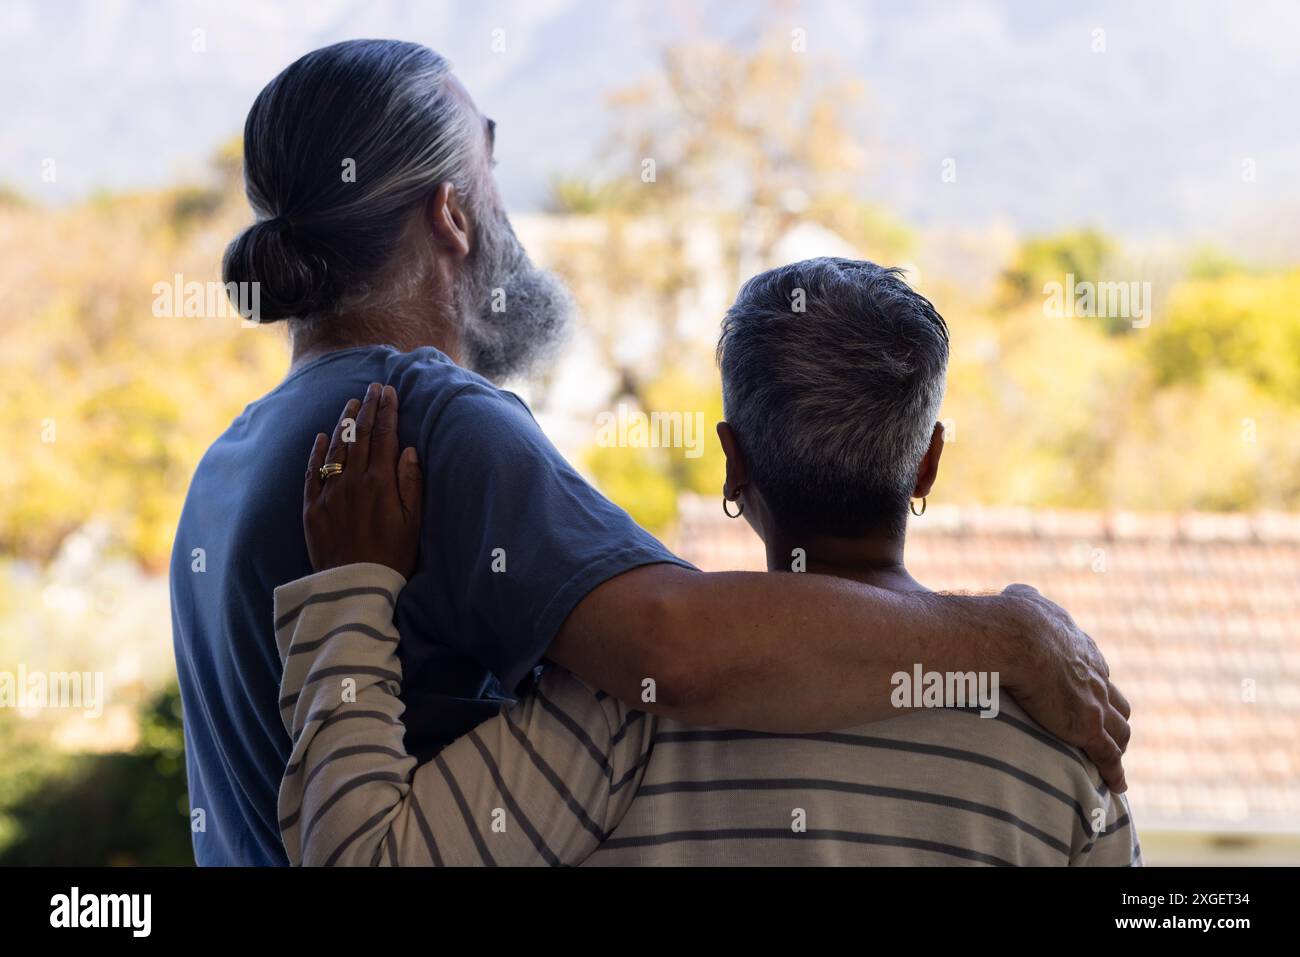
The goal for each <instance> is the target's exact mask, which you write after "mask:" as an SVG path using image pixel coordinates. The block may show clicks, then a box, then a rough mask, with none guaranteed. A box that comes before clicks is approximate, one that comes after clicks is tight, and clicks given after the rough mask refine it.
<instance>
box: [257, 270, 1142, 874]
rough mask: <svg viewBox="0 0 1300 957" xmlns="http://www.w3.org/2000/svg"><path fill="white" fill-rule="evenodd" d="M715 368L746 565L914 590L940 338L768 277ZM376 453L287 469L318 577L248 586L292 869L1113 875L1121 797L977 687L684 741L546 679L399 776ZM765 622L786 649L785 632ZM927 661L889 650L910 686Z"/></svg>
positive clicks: (975, 683) (882, 306) (399, 503)
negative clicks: (270, 698)
mask: <svg viewBox="0 0 1300 957" xmlns="http://www.w3.org/2000/svg"><path fill="white" fill-rule="evenodd" d="M796 304H797V306H798V308H796ZM719 359H720V362H721V366H722V379H723V394H724V401H725V407H726V415H727V421H726V422H722V423H719V425H718V434H719V436H720V438H721V440H722V444H723V448H724V449H725V450H726V454H727V476H726V483H725V486H724V493H723V494H724V499H725V500H726V501H727V502H734V503H735V511H734V512H733V511H728V514H729V515H734V516H740V515H743V516H744V517H745V518H746V519H747V520H748V521H749V523H750V524H751V525H752V526H753V528H754V530H755V531H756V532H757V533H758V534H759V536H760V537H761V538H762V539H763V540H764V542H765V544H766V546H767V553H768V569H769V571H770V572H773V573H780V572H788V571H791V570H792V567H793V570H796V571H804V570H806V571H808V572H814V573H816V572H820V573H823V574H825V575H828V576H833V577H835V578H838V579H845V580H848V581H852V582H859V583H864V584H867V585H871V586H874V587H877V588H881V589H887V590H889V591H893V592H924V591H925V589H924V587H923V586H922V585H921V584H920V583H918V582H917V581H916V580H915V579H913V578H912V577H911V575H909V574H908V572H907V570H906V568H905V567H904V564H903V543H904V537H905V532H906V525H907V512H908V501H909V498H913V497H915V498H919V499H920V500H921V503H922V504H921V506H920V508H914V509H913V513H914V514H924V502H925V496H926V495H927V494H928V493H929V491H930V488H931V487H932V485H933V484H934V481H935V477H936V475H937V472H938V466H939V457H940V454H941V452H942V449H943V428H942V426H941V425H939V424H938V423H937V421H936V418H937V415H938V410H939V405H940V402H941V400H942V397H943V386H944V370H945V368H946V366H947V360H948V330H947V326H946V325H945V323H944V321H943V319H942V318H941V317H940V316H939V314H938V312H937V311H936V310H935V309H934V307H933V306H932V305H931V304H930V302H929V301H928V300H926V299H925V298H924V297H923V296H921V295H919V294H918V293H916V292H914V291H913V290H911V289H910V288H909V287H908V286H907V284H906V283H905V282H904V281H903V279H902V277H901V274H900V273H899V271H898V270H894V269H883V268H881V267H879V266H876V265H874V264H873V263H868V262H860V261H854V260H846V259H816V260H809V261H806V262H801V263H795V264H793V265H790V266H786V267H783V268H781V269H775V270H772V271H770V272H766V273H763V274H762V275H759V276H756V277H754V278H753V279H751V280H750V281H749V282H748V283H746V284H745V286H744V288H742V289H741V291H740V295H739V296H738V297H737V299H736V302H735V304H734V305H733V306H732V307H731V309H730V310H729V312H728V313H727V316H726V319H725V320H724V322H723V327H722V336H721V341H720V344H719ZM371 414H372V415H387V416H389V417H390V419H391V421H390V422H389V423H388V427H387V428H385V429H383V430H376V432H380V431H382V433H383V434H385V435H388V434H391V432H392V431H393V427H394V426H395V421H396V405H395V402H394V403H390V404H389V405H388V406H387V407H385V408H383V409H381V410H379V411H377V412H375V411H372V412H371ZM362 415H363V416H364V415H366V412H365V411H363V412H362ZM376 449H377V445H376V442H375V440H366V441H365V442H364V444H363V445H362V446H361V447H359V448H358V449H356V450H353V451H351V452H350V453H349V454H350V455H355V454H357V453H358V452H359V453H360V454H361V455H362V456H363V457H364V458H365V459H366V461H367V462H368V463H371V464H373V463H376V462H377V463H378V464H379V472H378V477H377V478H375V477H369V478H368V477H366V476H360V477H358V476H354V475H349V474H347V473H345V474H344V475H343V476H340V477H339V478H338V479H330V480H329V481H337V482H338V483H339V484H337V485H334V486H333V487H332V488H330V489H329V490H328V491H329V492H332V496H331V495H329V494H327V489H326V479H325V478H324V477H323V476H322V477H321V478H319V479H318V478H315V477H314V476H315V474H316V472H317V470H318V469H320V468H322V467H323V466H324V465H325V464H326V462H327V461H328V459H327V455H326V444H325V442H324V436H321V437H320V439H319V440H318V441H317V445H316V448H315V449H314V450H313V453H312V458H311V460H310V462H309V463H308V473H307V474H308V479H307V490H306V505H305V524H306V531H307V541H308V548H309V550H310V551H311V554H312V561H313V565H314V566H315V567H316V568H318V569H330V570H329V571H325V572H322V573H321V574H318V575H313V576H310V577H307V578H304V579H300V580H298V581H295V582H291V583H290V584H288V585H284V586H282V587H281V588H278V589H277V590H276V593H275V601H276V618H277V629H278V630H277V636H276V637H277V643H278V646H279V650H280V654H281V656H282V658H283V660H284V664H285V670H284V678H283V682H282V686H281V716H282V718H283V720H284V724H285V728H286V729H287V730H288V732H289V733H290V735H291V737H292V740H293V742H294V749H293V754H292V758H291V760H290V764H289V767H288V769H287V770H286V772H285V776H284V780H283V782H282V784H281V788H280V816H281V831H282V835H283V838H284V842H285V849H286V851H287V852H288V855H289V859H290V861H291V863H294V864H360V865H367V864H368V865H376V864H386V865H411V864H438V865H441V864H451V865H458V864H459V865H464V864H471V865H472V864H485V865H492V864H584V863H588V864H607V865H608V864H615V865H628V864H679V865H702V864H731V865H763V864H791V865H809V864H859V865H864V864H865V865H900V864H982V865H1007V864H1019V865H1072V866H1073V865H1131V864H1137V863H1140V861H1141V854H1140V849H1139V848H1138V844H1137V836H1136V832H1135V830H1134V828H1133V826H1132V823H1131V821H1130V819H1129V812H1128V805H1127V803H1126V801H1125V800H1124V798H1123V796H1122V795H1117V794H1113V793H1111V792H1110V791H1108V790H1107V788H1106V787H1105V785H1104V784H1103V783H1102V781H1101V776H1100V774H1099V772H1098V770H1097V768H1096V767H1095V766H1093V765H1092V764H1091V763H1090V762H1089V761H1088V760H1087V758H1086V757H1085V756H1084V755H1083V754H1082V753H1081V752H1079V751H1076V750H1074V749H1072V748H1069V747H1067V746H1066V745H1065V744H1063V743H1062V742H1060V741H1057V740H1056V739H1054V738H1052V737H1051V736H1050V735H1049V734H1048V733H1047V732H1045V731H1044V730H1043V729H1041V728H1039V727H1038V726H1037V725H1036V724H1034V722H1033V721H1032V719H1031V718H1029V716H1028V715H1027V714H1026V713H1025V712H1024V711H1023V710H1021V709H1020V707H1019V706H1018V705H1016V704H1015V703H1014V702H1013V701H1011V700H1010V698H1003V697H1001V696H1000V695H999V685H998V677H999V676H998V675H997V673H993V674H991V675H990V674H988V673H986V672H984V673H979V674H978V675H977V674H976V673H975V672H974V671H971V672H970V673H969V675H965V674H962V675H958V676H957V679H958V680H955V681H950V682H948V683H947V685H945V684H944V683H943V682H940V687H941V688H943V687H948V688H950V689H954V690H955V692H956V694H957V697H956V698H955V699H954V700H947V699H945V698H943V697H942V696H940V697H939V698H937V699H933V700H932V696H931V695H930V694H929V691H928V690H927V692H926V693H925V694H922V693H921V689H920V688H917V689H915V690H916V694H915V695H913V694H911V693H908V694H904V695H897V696H892V695H891V698H892V699H894V700H895V706H896V707H897V708H898V709H899V710H898V714H899V717H897V718H896V719H895V720H892V721H887V722H882V723H877V724H874V725H870V726H865V727H860V728H851V729H848V730H845V731H841V732H837V733H833V734H812V735H796V736H790V735H765V734H757V733H750V732H742V731H727V730H717V729H703V728H697V727H692V726H690V725H687V724H684V723H682V722H680V721H676V720H673V719H672V718H669V717H664V716H657V715H654V714H648V713H646V712H644V711H640V710H636V709H633V708H630V707H628V706H627V705H625V704H623V703H622V702H620V701H619V700H618V699H617V698H614V697H611V696H609V695H606V694H603V693H601V692H600V691H599V690H596V689H594V688H592V687H591V686H590V685H588V684H586V683H585V682H583V681H582V680H581V679H579V678H577V677H576V676H574V675H573V674H571V673H569V672H567V671H565V670H564V669H563V668H560V667H551V668H549V669H548V670H547V672H546V673H545V675H544V676H543V677H542V679H541V682H540V684H539V685H538V686H537V688H536V689H535V690H534V691H533V693H531V694H529V695H527V696H525V697H524V698H523V699H522V700H521V701H520V702H519V703H517V704H516V705H514V706H513V707H508V708H506V709H504V710H503V711H502V713H501V714H500V715H498V716H497V717H496V718H493V719H491V720H488V721H486V722H484V723H483V724H482V725H480V726H479V727H477V728H475V729H474V730H472V731H471V732H469V733H468V734H467V735H465V736H464V737H462V738H460V739H459V740H457V741H455V742H453V743H452V744H451V745H449V746H448V747H447V748H445V749H444V750H443V751H442V752H441V753H440V754H438V755H437V757H436V758H434V759H433V760H432V761H430V762H427V763H424V764H420V763H418V762H417V760H416V759H415V758H414V757H412V756H410V755H409V754H408V753H407V751H406V749H405V746H404V743H403V737H404V726H403V723H402V720H401V717H402V710H403V708H402V704H401V702H400V700H399V698H398V694H399V692H400V688H401V681H402V673H401V663H400V661H399V659H398V657H397V653H396V649H397V645H398V642H399V641H400V636H399V634H398V632H397V629H396V628H395V627H394V625H393V624H392V616H391V610H392V603H393V602H394V600H395V597H396V594H397V593H398V592H399V591H400V590H401V589H402V587H403V586H404V584H405V574H407V573H408V572H409V569H410V568H411V567H412V566H413V565H414V562H415V548H416V543H417V541H418V535H419V526H420V507H421V504H420V503H421V494H420V477H419V469H418V466H417V465H416V463H415V460H414V458H413V457H412V456H410V455H404V456H403V457H402V458H401V460H400V461H399V460H398V459H397V454H396V445H395V443H393V442H391V441H386V442H385V445H384V447H383V448H382V449H381V450H378V451H377V450H376ZM408 451H409V450H408ZM724 507H725V506H724ZM792 558H793V561H792ZM358 562H368V563H369V564H350V563H358ZM340 589H347V590H348V592H349V593H350V594H351V597H347V596H346V595H345V594H344V593H342V592H341V591H340ZM788 626H789V631H790V634H789V639H790V641H791V642H792V643H797V642H798V641H799V640H800V638H801V634H800V632H801V628H806V622H804V621H800V620H791V621H789V622H788ZM927 651H928V649H927V648H926V647H923V646H918V647H917V648H916V649H915V655H916V660H917V662H918V664H917V677H918V678H919V677H920V675H921V674H922V673H923V668H922V665H926V664H931V663H930V662H927V661H926V656H927ZM329 676H333V679H332V680H323V679H326V678H327V677H329ZM900 676H901V679H902V681H901V682H900V684H905V683H906V682H907V681H908V680H910V679H911V678H912V675H911V673H910V672H900V673H897V674H895V676H894V678H895V680H896V681H897V680H898V679H899V678H900ZM340 677H342V679H343V680H345V681H349V682H351V685H350V688H351V693H350V694H347V695H344V696H343V697H342V698H340V695H339V692H338V689H337V687H336V686H335V685H334V683H333V681H337V680H339V679H340ZM967 678H969V680H967ZM828 680H829V681H833V680H835V679H834V677H833V676H828ZM646 687H647V690H648V691H649V692H650V695H651V697H650V698H648V699H646V700H650V701H652V700H653V688H654V681H653V679H652V678H651V679H648V682H647V685H646ZM882 690H883V689H882ZM900 690H902V689H901V688H895V691H896V692H898V691H900ZM968 695H969V696H968ZM931 706H933V707H936V708H938V709H940V710H937V711H935V712H933V713H929V714H926V713H919V714H909V713H907V712H910V711H913V710H915V709H916V708H918V707H922V708H924V707H931ZM1117 733H1120V734H1123V733H1124V731H1123V730H1121V729H1117Z"/></svg>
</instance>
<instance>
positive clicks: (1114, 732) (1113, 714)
mask: <svg viewBox="0 0 1300 957" xmlns="http://www.w3.org/2000/svg"><path fill="white" fill-rule="evenodd" d="M1106 733H1107V734H1109V735H1110V738H1111V740H1112V741H1114V742H1115V743H1116V744H1117V745H1119V749H1120V751H1121V752H1125V751H1128V739H1129V737H1130V735H1132V733H1133V732H1132V729H1130V728H1129V726H1128V722H1127V721H1126V720H1124V716H1123V715H1122V714H1120V713H1119V712H1118V711H1117V710H1115V707H1114V705H1111V706H1110V707H1108V708H1107V709H1106Z"/></svg>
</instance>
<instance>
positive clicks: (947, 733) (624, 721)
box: [276, 565, 1141, 866]
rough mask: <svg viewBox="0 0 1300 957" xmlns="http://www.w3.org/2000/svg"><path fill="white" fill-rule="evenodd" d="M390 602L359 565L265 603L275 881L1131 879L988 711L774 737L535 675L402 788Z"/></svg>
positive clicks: (403, 760) (1029, 737)
mask: <svg viewBox="0 0 1300 957" xmlns="http://www.w3.org/2000/svg"><path fill="white" fill-rule="evenodd" d="M403 584H404V582H403V581H402V580H401V576H398V575H397V574H396V573H395V572H392V571H391V570H389V569H383V568H381V566H375V565H362V566H347V567H345V568H341V569H332V570H330V571H328V572H324V573H321V574H319V575H315V576H311V577H310V578H307V579H302V580H300V581H298V582H294V583H292V584H291V585H288V586H285V587H284V588H283V589H280V590H277V592H276V616H277V623H280V622H283V623H284V624H283V626H282V627H281V628H280V629H279V630H278V631H277V642H278V643H279V646H280V653H281V657H282V659H283V660H284V662H285V672H284V680H283V682H282V686H281V695H282V697H281V713H282V716H283V718H284V721H285V726H286V728H287V729H288V731H289V733H290V735H291V736H292V738H293V740H294V751H293V755H292V756H291V759H290V763H289V766H288V768H287V769H286V773H285V777H284V780H283V782H282V785H281V793H280V819H281V830H282V834H283V836H284V839H285V846H286V849H287V850H288V852H289V857H290V861H291V862H292V863H294V864H303V863H305V864H326V865H335V864H346V865H363V866H370V865H374V864H379V865H386V866H398V865H401V866H408V865H422V864H431V865H438V866H441V865H474V866H485V865H486V866H498V865H552V866H554V865H565V864H591V865H635V864H654V865H658V864H694V865H710V864H724V865H765V864H791V865H814V864H853V865H903V864H928V865H975V866H1007V865H1064V864H1073V865H1097V864H1106V865H1132V864H1140V863H1141V852H1140V850H1139V848H1138V844H1137V837H1136V833H1135V832H1134V829H1133V825H1132V822H1131V821H1130V819H1129V816H1128V806H1127V803H1126V801H1125V800H1124V799H1123V797H1122V796H1116V795H1112V794H1110V793H1109V792H1108V791H1107V790H1106V788H1105V786H1104V785H1103V784H1102V783H1101V781H1100V778H1099V776H1098V775H1097V772H1096V770H1095V768H1093V767H1092V765H1091V764H1090V763H1089V762H1088V761H1087V759H1086V758H1085V757H1084V756H1083V755H1082V754H1081V753H1080V752H1078V751H1077V750H1075V749H1074V748H1071V747H1069V746H1067V745H1065V744H1063V743H1061V742H1060V741H1058V740H1056V739H1055V738H1053V737H1052V736H1050V735H1048V734H1047V733H1046V732H1045V731H1043V730H1042V729H1041V728H1039V727H1038V726H1037V725H1036V724H1035V723H1034V722H1033V721H1032V720H1031V719H1030V718H1029V717H1028V716H1027V715H1025V714H1024V712H1023V711H1021V710H1020V709H1019V708H1018V707H1016V706H1015V704H1014V703H1013V702H1011V701H1009V700H1006V699H1004V700H1003V702H1002V710H1001V712H1000V713H999V714H998V715H997V717H996V718H993V719H985V718H981V717H979V716H978V715H977V714H976V713H974V712H973V711H957V710H952V711H946V712H940V713H930V714H912V715H906V716H901V717H899V718H895V719H893V720H890V721H885V722H879V723H876V724H874V725H871V726H869V727H864V728H859V729H851V730H847V731H842V732H835V733H829V734H811V735H771V734H758V733H754V732H745V731H729V730H716V729H701V728H692V727H688V726H685V725H682V724H679V723H677V722H673V721H669V720H665V719H660V718H656V717H654V716H651V715H647V714H644V713H642V712H639V711H635V710H632V709H628V708H626V707H625V706H623V705H622V704H621V703H620V702H618V701H617V700H615V699H613V698H611V697H609V696H608V695H605V694H603V693H601V692H597V691H593V690H591V689H590V688H588V687H587V686H586V685H585V684H584V683H583V682H581V681H580V680H579V679H577V678H576V677H574V676H573V675H570V674H568V673H567V672H565V671H563V670H562V669H558V668H552V669H549V670H548V671H547V672H546V674H545V675H544V676H543V678H542V681H541V683H540V684H539V686H538V687H537V689H536V691H535V692H534V693H533V694H530V695H529V696H527V697H526V698H525V699H523V700H522V701H521V702H519V703H518V704H517V705H516V706H514V707H513V708H510V709H509V710H506V711H503V712H502V714H501V715H499V716H498V717H496V718H494V719H491V720H489V721H486V722H484V723H483V724H482V725H480V726H479V727H478V728H477V729H475V730H474V731H473V732H471V733H470V734H469V735H466V736H465V737H464V738H461V739H460V740H458V741H456V742H454V743H453V744H452V745H451V746H449V747H447V748H446V749H444V750H443V751H442V752H441V753H440V754H439V755H438V756H437V757H436V758H435V759H434V760H433V761H432V762H430V763H428V764H426V765H423V766H419V767H417V766H416V763H415V761H414V759H413V758H411V757H410V756H408V755H407V754H406V752H405V750H404V748H403V743H402V739H403V733H404V727H403V725H402V723H401V714H402V704H401V701H400V699H399V698H398V697H397V694H398V691H399V690H400V681H401V666H400V663H399V662H398V659H397V657H396V648H397V634H396V632H395V630H394V627H393V624H392V600H393V597H394V596H396V594H397V593H398V592H399V591H400V589H401V587H402V585H403ZM282 592H283V594H282ZM282 608H283V609H287V610H286V611H283V612H282V611H281V609H282ZM345 679H349V680H348V683H347V687H348V688H349V689H351V690H352V691H353V692H355V693H354V694H341V693H340V682H342V681H344V680H345Z"/></svg>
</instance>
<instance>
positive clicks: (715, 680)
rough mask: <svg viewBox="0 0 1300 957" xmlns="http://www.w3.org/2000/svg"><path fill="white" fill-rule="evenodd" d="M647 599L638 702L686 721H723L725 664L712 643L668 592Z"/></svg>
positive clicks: (650, 708) (647, 708)
mask: <svg viewBox="0 0 1300 957" xmlns="http://www.w3.org/2000/svg"><path fill="white" fill-rule="evenodd" d="M651 604H652V607H651V608H650V609H648V614H647V624H648V625H649V627H648V628H647V629H646V637H647V641H646V643H645V649H644V652H643V654H642V655H641V656H640V657H641V659H642V672H643V674H642V677H641V679H640V702H639V704H638V707H640V708H641V709H642V710H645V711H650V712H652V713H654V714H658V715H662V716H664V717H667V718H673V719H675V720H677V721H683V722H686V723H688V724H701V725H707V724H719V723H722V721H723V717H724V716H723V715H722V713H721V712H722V701H721V698H722V695H721V689H722V688H724V687H725V686H726V677H725V675H724V674H723V672H724V670H725V668H724V667H722V663H721V662H719V660H718V659H717V657H716V655H715V654H714V653H713V651H714V649H713V648H712V647H711V645H712V643H711V642H709V641H708V640H707V639H704V638H703V637H702V636H701V635H699V634H697V633H696V629H695V628H694V627H693V626H692V624H691V622H689V621H686V620H684V619H686V618H688V617H689V613H684V612H683V606H682V605H681V604H679V603H675V602H674V601H673V600H672V598H671V597H670V596H663V597H661V598H658V599H656V600H655V601H653V602H652V603H651Z"/></svg>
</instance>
